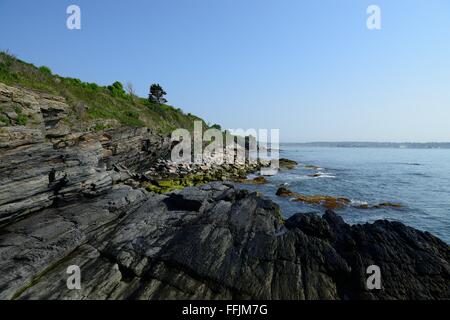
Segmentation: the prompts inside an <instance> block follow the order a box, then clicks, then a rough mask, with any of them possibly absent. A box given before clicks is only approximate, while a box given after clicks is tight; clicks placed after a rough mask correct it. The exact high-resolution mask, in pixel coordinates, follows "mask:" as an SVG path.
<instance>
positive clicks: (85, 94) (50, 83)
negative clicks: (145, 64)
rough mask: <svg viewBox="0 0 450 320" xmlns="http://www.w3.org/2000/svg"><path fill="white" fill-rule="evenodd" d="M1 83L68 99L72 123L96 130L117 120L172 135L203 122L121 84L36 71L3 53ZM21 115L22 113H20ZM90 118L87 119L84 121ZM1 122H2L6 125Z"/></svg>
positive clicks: (23, 119) (41, 69) (24, 119)
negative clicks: (79, 108) (80, 107)
mask: <svg viewBox="0 0 450 320" xmlns="http://www.w3.org/2000/svg"><path fill="white" fill-rule="evenodd" d="M0 82H3V83H5V84H7V85H11V86H19V87H23V88H27V89H32V90H35V91H39V92H45V93H50V94H54V95H59V96H62V97H64V98H66V101H67V103H68V104H69V105H71V106H72V107H73V112H72V113H71V114H70V115H69V120H70V121H69V122H77V121H78V122H81V123H85V122H86V120H88V122H89V120H91V122H93V123H96V125H95V130H102V126H104V127H105V128H106V127H107V125H102V123H101V120H102V119H104V120H106V119H113V120H117V123H118V124H119V125H122V126H134V127H142V126H146V127H149V128H153V129H155V130H156V131H159V132H161V133H165V134H167V133H170V132H171V131H173V130H174V129H176V128H185V129H188V130H192V129H193V127H194V121H196V120H199V121H202V122H203V124H204V127H207V125H206V123H205V122H204V121H203V120H202V119H200V118H199V117H196V116H194V115H192V114H190V113H189V114H185V113H184V112H183V111H182V110H181V109H178V108H174V107H172V106H170V105H158V104H155V103H150V102H149V101H148V100H147V99H145V98H139V97H134V96H131V95H129V94H127V93H126V92H125V91H124V90H123V88H122V85H121V84H120V83H119V82H115V83H113V84H111V85H109V86H100V85H98V84H96V83H89V82H83V81H81V80H80V79H76V78H69V77H61V76H58V75H55V74H53V73H52V71H51V69H50V68H49V67H46V66H41V67H36V66H34V65H33V64H30V63H27V62H24V61H21V60H19V59H17V58H16V57H14V56H13V55H11V54H9V53H8V52H0ZM80 103H82V104H83V105H84V106H86V112H85V115H82V114H78V113H77V112H76V111H75V110H77V108H75V106H77V105H79V104H80ZM18 114H19V113H18ZM85 116H87V119H84V118H83V117H85ZM4 120H5V119H3V118H0V121H2V122H5V121H4ZM27 121H28V118H27V117H26V116H24V115H20V114H19V119H18V123H20V124H22V125H24V124H26V123H27Z"/></svg>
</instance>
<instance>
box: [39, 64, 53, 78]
mask: <svg viewBox="0 0 450 320" xmlns="http://www.w3.org/2000/svg"><path fill="white" fill-rule="evenodd" d="M39 71H40V72H42V73H45V74H48V75H50V76H51V75H52V70H50V68H49V67H46V66H42V67H39Z"/></svg>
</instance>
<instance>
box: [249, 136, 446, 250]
mask: <svg viewBox="0 0 450 320" xmlns="http://www.w3.org/2000/svg"><path fill="white" fill-rule="evenodd" d="M280 149H281V150H280V157H282V158H288V159H291V160H295V161H297V162H298V163H299V165H298V166H297V167H296V168H295V169H293V170H281V171H280V172H279V174H277V175H275V176H271V177H268V178H267V180H268V183H267V184H266V185H243V186H242V187H244V188H248V189H251V190H258V191H260V192H262V193H263V194H264V195H265V196H266V197H269V198H271V199H272V200H274V201H275V202H276V203H278V204H279V205H280V207H281V209H282V213H283V215H284V216H285V217H286V218H289V217H290V216H292V215H293V214H295V213H299V212H317V213H323V212H324V210H325V209H324V208H323V207H321V206H317V205H310V204H305V203H301V202H296V201H292V199H289V198H281V197H277V196H276V195H275V193H276V191H277V189H278V187H280V186H285V187H286V188H288V189H290V190H291V191H294V192H297V193H300V194H306V195H330V196H336V197H345V198H348V199H351V201H352V205H350V206H346V207H345V208H342V209H338V210H336V212H337V213H338V214H340V215H341V216H342V217H343V218H344V220H345V221H346V222H347V223H350V224H356V223H366V222H373V221H375V220H378V219H388V220H392V221H400V222H403V223H405V224H406V225H408V226H411V227H414V228H417V229H419V230H423V231H429V232H430V233H432V234H433V235H436V236H438V237H439V238H441V239H442V240H444V241H445V242H447V243H450V149H399V148H339V147H304V146H300V145H296V144H282V145H281V146H280ZM308 166H315V167H317V168H313V169H311V168H307V167H308ZM385 202H393V203H399V204H401V205H402V206H403V207H402V208H390V207H386V208H380V209H358V208H357V206H359V205H364V204H368V205H376V204H379V203H385Z"/></svg>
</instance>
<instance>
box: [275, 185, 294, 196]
mask: <svg viewBox="0 0 450 320" xmlns="http://www.w3.org/2000/svg"><path fill="white" fill-rule="evenodd" d="M276 195H277V196H279V197H293V196H295V195H297V194H296V193H295V192H292V191H291V190H289V189H287V188H285V187H280V188H278V190H277V192H276Z"/></svg>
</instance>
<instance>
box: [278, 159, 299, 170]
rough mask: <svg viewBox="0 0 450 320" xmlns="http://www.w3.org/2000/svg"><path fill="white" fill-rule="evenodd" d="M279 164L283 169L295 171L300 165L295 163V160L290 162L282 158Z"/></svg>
mask: <svg viewBox="0 0 450 320" xmlns="http://www.w3.org/2000/svg"><path fill="white" fill-rule="evenodd" d="M278 163H279V166H280V168H281V169H289V170H290V169H294V168H295V167H296V166H297V165H298V163H297V162H295V161H294V160H289V159H286V158H281V159H280V160H279V162H278Z"/></svg>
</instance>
